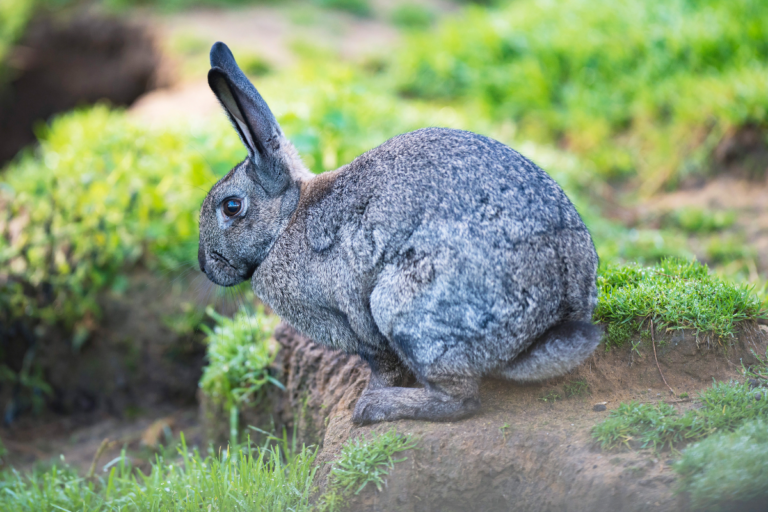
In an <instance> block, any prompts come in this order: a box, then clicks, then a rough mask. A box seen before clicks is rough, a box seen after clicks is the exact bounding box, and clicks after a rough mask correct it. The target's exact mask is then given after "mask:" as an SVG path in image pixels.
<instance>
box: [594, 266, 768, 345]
mask: <svg viewBox="0 0 768 512" xmlns="http://www.w3.org/2000/svg"><path fill="white" fill-rule="evenodd" d="M597 283H598V289H599V298H598V304H597V308H596V309H595V314H594V320H595V321H596V322H602V323H607V324H608V344H609V345H611V344H613V345H617V346H618V345H621V344H623V343H625V342H626V341H627V340H628V339H629V338H630V337H631V335H632V334H633V333H632V331H633V330H635V331H636V330H637V329H639V328H640V326H641V325H645V326H649V324H650V322H653V327H654V329H655V331H656V332H662V331H665V330H666V331H669V330H674V329H693V330H694V331H696V332H697V333H707V334H711V335H713V336H715V337H716V338H718V339H723V338H731V337H733V336H734V334H735V329H736V324H738V323H739V322H743V321H746V320H757V319H760V318H766V311H765V310H764V309H763V308H762V304H761V301H760V299H759V298H758V297H757V295H756V294H755V292H754V289H753V288H752V287H750V286H747V285H740V284H735V283H730V282H727V281H723V280H722V279H720V278H719V277H717V276H715V275H713V274H710V273H709V269H708V268H707V266H706V265H703V264H701V263H699V262H697V261H684V260H679V259H672V258H668V259H664V260H662V261H661V262H660V263H659V264H658V265H657V266H654V267H648V268H642V267H639V266H637V265H615V266H609V267H607V268H605V269H603V270H602V271H601V272H600V275H599V276H598V278H597Z"/></svg>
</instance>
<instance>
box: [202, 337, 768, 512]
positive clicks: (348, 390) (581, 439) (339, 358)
mask: <svg viewBox="0 0 768 512" xmlns="http://www.w3.org/2000/svg"><path fill="white" fill-rule="evenodd" d="M763 329H765V328H758V327H757V326H750V327H746V328H744V329H743V330H742V331H741V333H740V336H739V337H738V339H737V340H735V342H734V344H733V345H732V346H730V347H728V349H727V350H723V349H722V348H721V347H720V346H719V345H717V344H713V347H710V348H708V347H707V343H706V340H701V339H700V340H698V343H697V339H696V337H695V336H693V335H691V334H690V333H681V332H678V333H676V334H675V335H671V336H667V337H666V338H665V339H664V340H663V341H662V343H659V344H658V345H657V350H658V357H659V363H660V365H661V369H662V371H663V372H664V375H665V377H666V379H667V381H668V383H669V384H670V386H672V387H673V388H674V389H675V391H676V392H677V393H678V394H679V393H682V392H688V393H694V392H695V391H696V390H699V389H702V388H704V387H706V386H708V385H709V384H711V382H712V379H713V378H714V379H717V380H727V379H730V378H735V377H739V376H740V375H741V374H740V369H741V365H740V360H742V359H743V361H744V362H745V363H746V364H749V362H750V360H751V357H752V356H751V354H750V351H751V350H755V351H762V353H764V351H765V346H766V341H767V339H768V335H766V332H765V330H763ZM275 337H276V339H277V340H278V341H279V342H280V343H281V344H282V346H283V347H284V349H283V350H282V360H281V361H280V365H281V369H280V371H281V372H282V373H283V375H282V378H283V380H284V382H286V384H287V390H288V392H287V393H285V394H280V393H277V392H275V393H273V394H272V395H270V397H269V399H268V401H269V404H264V403H262V406H261V407H260V408H259V409H260V410H261V411H267V410H269V411H271V418H269V422H272V423H273V424H274V425H277V426H279V425H280V424H283V425H288V426H290V425H295V426H296V427H297V432H298V436H299V439H300V440H301V441H303V442H308V443H320V444H321V445H322V450H321V452H320V455H319V459H318V464H320V466H321V469H320V471H319V476H318V481H317V483H318V485H319V486H320V489H321V490H322V489H323V488H324V486H325V485H326V479H327V476H328V472H329V470H330V466H329V465H328V464H326V463H327V462H331V461H333V460H335V459H336V458H337V456H338V453H339V450H340V448H341V446H342V445H343V443H344V442H345V441H346V440H347V439H349V438H351V437H358V436H368V435H371V434H372V433H373V432H383V431H386V430H389V429H391V428H396V429H397V431H398V432H401V433H411V434H413V435H414V436H415V437H416V439H417V440H418V443H417V447H416V449H414V450H410V451H408V452H405V453H404V454H403V455H404V456H405V457H407V460H406V461H405V462H401V463H399V464H397V465H396V466H395V469H394V470H393V471H392V472H391V473H390V476H389V479H388V485H387V487H386V488H385V489H384V490H383V491H382V492H380V493H379V492H376V491H375V489H367V490H366V491H364V492H363V493H362V494H361V495H360V496H357V497H355V498H354V499H353V500H352V502H351V503H350V504H349V509H350V510H361V511H363V510H364V511H369V510H370V511H379V510H382V511H383V510H403V511H413V512H416V511H419V512H421V511H425V512H426V511H464V510H475V511H478V510H483V511H485V510H491V511H493V510H512V509H514V510H517V511H550V510H551V511H555V510H558V511H560V510H565V511H590V512H593V511H617V510H627V511H629V510H631V511H635V510H638V511H639V510H680V509H684V504H683V503H681V502H679V500H678V498H677V497H676V496H674V495H673V486H674V482H675V477H674V473H673V472H672V471H671V468H670V460H669V457H671V455H669V454H663V455H662V456H659V455H658V454H653V453H651V452H650V451H648V450H645V451H637V452H629V451H623V452H618V453H609V452H603V451H600V450H599V449H597V448H596V447H595V446H594V445H593V443H592V442H591V438H590V429H591V428H592V426H594V425H595V424H596V423H598V422H599V421H601V420H603V419H604V418H605V417H606V415H607V414H608V413H607V412H595V411H594V410H593V406H594V404H595V403H596V402H608V404H607V408H608V410H610V409H612V408H614V407H617V406H618V404H619V402H621V401H627V400H631V399H635V400H639V401H645V402H647V401H657V400H668V401H675V400H677V399H675V398H674V397H672V396H671V394H670V392H669V390H668V389H667V388H666V386H665V385H664V383H663V382H662V380H661V378H660V376H659V370H658V368H657V367H656V363H655V360H654V358H653V352H652V347H651V346H650V345H649V344H645V345H642V346H641V348H640V353H641V355H638V354H637V353H636V352H632V353H631V354H632V356H631V357H630V350H629V349H628V348H626V349H613V350H611V351H610V352H605V351H604V350H603V349H602V348H601V349H598V351H597V352H596V353H595V355H594V356H593V357H592V358H591V359H590V360H589V361H587V362H586V363H585V364H583V365H582V366H581V367H579V368H577V369H576V370H575V371H574V372H573V373H572V374H570V375H568V376H566V377H563V378H560V379H555V380H552V381H550V382H547V383H545V384H538V385H529V386H519V385H514V384H511V383H509V382H504V381H487V382H484V383H483V385H482V387H481V397H482V402H483V407H482V412H481V413H480V414H479V415H477V416H475V417H473V418H469V419H466V420H463V421H459V422H455V423H427V422H416V421H398V422H394V423H387V424H380V425H375V426H373V427H356V426H354V425H353V424H352V423H351V416H352V410H353V408H354V404H355V402H356V400H357V398H358V396H359V394H360V392H361V391H362V390H363V389H364V387H365V385H366V384H367V381H368V378H369V372H368V369H367V368H366V367H365V365H364V364H363V363H362V362H361V361H360V360H359V358H357V357H356V356H352V357H350V356H346V355H344V354H340V353H337V352H332V351H329V350H326V349H324V348H322V347H320V346H318V345H316V344H315V343H313V342H312V341H311V340H309V339H307V338H304V337H302V336H301V335H299V334H297V333H296V332H295V331H293V330H292V329H291V328H289V327H287V326H285V325H282V326H281V327H279V328H278V330H277V332H276V336H275ZM758 353H761V352H758ZM574 382H582V383H586V385H587V386H588V391H584V392H583V393H582V394H578V393H577V394H576V395H575V396H571V397H570V398H564V397H565V395H566V393H567V391H570V392H571V393H574V390H575V389H576V388H578V387H579V386H578V385H574ZM581 387H582V388H583V387H584V385H583V384H582V385H581ZM554 395H559V396H560V397H562V398H559V399H556V398H555V399H554V400H553V398H554ZM281 397H284V398H281ZM676 405H677V407H679V408H680V409H681V410H683V409H684V408H687V407H691V405H692V404H691V402H688V401H681V402H680V403H677V404H676ZM209 412H210V411H209ZM264 415H265V413H264V412H261V413H253V412H249V413H246V415H245V418H244V423H247V424H261V425H265V424H266V423H267V422H266V421H265V420H266V418H265V417H264ZM210 417H211V415H210V414H209V418H210Z"/></svg>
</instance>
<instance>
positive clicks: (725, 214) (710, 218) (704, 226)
mask: <svg viewBox="0 0 768 512" xmlns="http://www.w3.org/2000/svg"><path fill="white" fill-rule="evenodd" d="M665 221H666V223H667V224H670V225H672V226H674V227H677V228H680V229H682V230H683V231H686V232H687V233H691V234H702V233H712V232H715V231H722V230H724V229H727V228H729V227H731V226H732V225H733V224H734V223H735V222H736V212H734V211H730V210H728V211H708V210H704V209H702V208H694V207H685V208H680V209H678V210H675V211H674V212H671V213H670V214H669V215H667V219H665Z"/></svg>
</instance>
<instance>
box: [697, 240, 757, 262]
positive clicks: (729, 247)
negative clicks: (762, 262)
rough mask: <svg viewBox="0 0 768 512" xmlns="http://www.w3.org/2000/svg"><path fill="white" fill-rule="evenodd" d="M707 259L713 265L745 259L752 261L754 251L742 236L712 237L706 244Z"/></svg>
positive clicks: (754, 254)
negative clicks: (713, 263)
mask: <svg viewBox="0 0 768 512" xmlns="http://www.w3.org/2000/svg"><path fill="white" fill-rule="evenodd" d="M706 251H707V258H709V259H710V260H711V261H712V262H715V263H727V262H729V261H734V260H743V259H745V258H752V259H754V258H755V256H756V255H757V253H756V251H755V249H754V248H753V247H750V246H749V245H748V244H747V243H746V241H745V240H744V237H743V236H735V235H728V236H713V237H712V238H710V239H709V243H707V248H706Z"/></svg>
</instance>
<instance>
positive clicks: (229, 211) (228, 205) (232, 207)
mask: <svg viewBox="0 0 768 512" xmlns="http://www.w3.org/2000/svg"><path fill="white" fill-rule="evenodd" d="M242 208H243V202H242V201H241V200H239V199H227V200H226V201H224V206H223V207H222V209H223V210H224V215H226V216H227V217H234V216H235V215H237V214H238V213H240V210H241V209H242Z"/></svg>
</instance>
